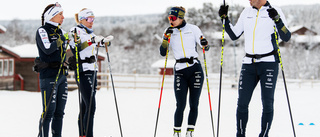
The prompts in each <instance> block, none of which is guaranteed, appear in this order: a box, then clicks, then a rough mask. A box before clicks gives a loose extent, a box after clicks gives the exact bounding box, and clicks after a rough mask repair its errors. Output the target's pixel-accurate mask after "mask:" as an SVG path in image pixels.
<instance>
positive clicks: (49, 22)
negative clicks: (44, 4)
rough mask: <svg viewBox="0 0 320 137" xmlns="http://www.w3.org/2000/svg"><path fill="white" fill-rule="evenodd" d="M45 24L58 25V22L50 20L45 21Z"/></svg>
mask: <svg viewBox="0 0 320 137" xmlns="http://www.w3.org/2000/svg"><path fill="white" fill-rule="evenodd" d="M46 24H50V25H53V26H55V27H58V26H59V23H56V22H52V21H50V20H49V21H46Z"/></svg>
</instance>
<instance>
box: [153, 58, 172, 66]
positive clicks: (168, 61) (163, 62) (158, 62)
mask: <svg viewBox="0 0 320 137" xmlns="http://www.w3.org/2000/svg"><path fill="white" fill-rule="evenodd" d="M165 61H166V60H165V59H160V60H158V61H156V62H154V63H153V64H152V65H151V67H152V68H163V67H164V64H165ZM174 64H176V60H175V59H167V66H166V67H167V68H173V67H174Z"/></svg>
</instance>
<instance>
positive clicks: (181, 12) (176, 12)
mask: <svg viewBox="0 0 320 137" xmlns="http://www.w3.org/2000/svg"><path fill="white" fill-rule="evenodd" d="M169 15H174V16H176V17H178V18H180V19H184V15H185V11H184V10H183V9H181V8H178V7H173V8H171V9H170V11H169Z"/></svg>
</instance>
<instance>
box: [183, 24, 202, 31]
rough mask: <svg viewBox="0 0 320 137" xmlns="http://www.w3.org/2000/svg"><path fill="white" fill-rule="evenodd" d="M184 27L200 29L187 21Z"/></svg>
mask: <svg viewBox="0 0 320 137" xmlns="http://www.w3.org/2000/svg"><path fill="white" fill-rule="evenodd" d="M185 27H186V28H188V29H192V30H200V28H199V27H198V26H196V25H193V24H189V23H187V24H186V26H185Z"/></svg>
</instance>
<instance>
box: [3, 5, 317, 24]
mask: <svg viewBox="0 0 320 137" xmlns="http://www.w3.org/2000/svg"><path fill="white" fill-rule="evenodd" d="M55 2H59V3H60V4H61V6H62V8H63V9H64V16H65V17H74V14H75V13H77V12H79V11H80V10H81V9H82V8H89V9H92V10H93V12H94V13H95V15H96V16H124V15H141V14H152V13H163V12H165V10H166V9H167V7H172V6H183V7H185V8H187V9H188V8H192V7H195V8H197V9H198V8H201V7H202V5H203V3H205V2H211V3H213V5H214V6H215V7H218V6H219V5H220V4H222V3H223V1H222V0H18V1H17V0H3V1H2V2H0V3H1V8H0V13H1V14H0V15H1V16H0V20H12V19H39V20H40V17H41V14H42V12H43V10H44V8H45V7H46V6H47V5H48V4H52V3H55ZM269 2H270V3H271V4H272V5H276V6H284V5H297V4H299V5H301V4H305V5H310V4H320V0H269ZM226 3H227V4H229V5H234V4H240V5H242V6H249V0H226Z"/></svg>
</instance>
